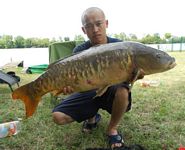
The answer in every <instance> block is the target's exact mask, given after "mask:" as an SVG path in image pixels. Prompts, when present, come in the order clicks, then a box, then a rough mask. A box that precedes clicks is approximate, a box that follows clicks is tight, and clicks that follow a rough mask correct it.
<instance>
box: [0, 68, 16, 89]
mask: <svg viewBox="0 0 185 150" xmlns="http://www.w3.org/2000/svg"><path fill="white" fill-rule="evenodd" d="M0 83H5V84H8V85H9V87H10V89H11V91H12V92H13V88H12V85H14V84H17V86H18V87H19V81H18V80H17V79H16V78H14V77H12V76H11V75H9V74H7V73H4V72H3V71H1V70H0Z"/></svg>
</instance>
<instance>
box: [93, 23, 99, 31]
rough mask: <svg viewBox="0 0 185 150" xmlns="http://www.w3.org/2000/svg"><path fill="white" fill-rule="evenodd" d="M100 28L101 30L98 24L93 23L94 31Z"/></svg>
mask: <svg viewBox="0 0 185 150" xmlns="http://www.w3.org/2000/svg"><path fill="white" fill-rule="evenodd" d="M98 30H99V27H98V26H97V25H96V24H94V25H93V31H94V32H97V31H98Z"/></svg>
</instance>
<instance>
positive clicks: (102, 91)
mask: <svg viewBox="0 0 185 150" xmlns="http://www.w3.org/2000/svg"><path fill="white" fill-rule="evenodd" d="M109 86H110V85H106V86H104V87H103V88H99V89H98V90H97V91H96V96H102V95H103V93H105V91H106V90H107V88H108V87H109Z"/></svg>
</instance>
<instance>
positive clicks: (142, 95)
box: [0, 52, 185, 150]
mask: <svg viewBox="0 0 185 150" xmlns="http://www.w3.org/2000/svg"><path fill="white" fill-rule="evenodd" d="M170 55H172V56H174V57H175V58H176V61H177V64H178V65H177V66H176V67H175V68H174V69H172V70H170V71H167V72H164V73H160V74H154V75H150V76H146V77H145V80H157V81H158V82H159V83H160V85H159V86H158V87H141V86H140V82H139V81H137V82H136V83H135V85H134V87H133V89H132V98H133V103H132V110H131V111H130V112H128V113H126V114H125V115H124V117H123V118H122V120H121V123H120V125H119V130H120V131H121V132H122V133H123V134H124V137H125V142H126V144H128V145H130V144H141V145H143V146H144V147H146V148H148V149H149V150H176V149H178V148H179V146H180V145H181V144H182V145H184V147H185V52H171V53H170ZM6 71H8V70H6ZM14 71H16V74H17V75H19V76H20V77H21V85H23V84H25V83H27V82H30V81H31V80H33V79H35V78H37V76H38V75H28V74H24V73H21V68H16V69H14ZM14 88H16V86H14ZM53 107H54V105H53V104H52V103H51V102H50V95H49V94H48V95H45V96H44V97H43V100H42V101H41V102H40V104H39V107H38V109H37V112H36V113H35V114H34V116H33V117H31V118H29V119H26V120H23V121H22V130H21V132H20V133H19V134H17V135H15V136H12V137H7V138H2V139H0V149H6V150H84V149H85V148H88V147H107V142H106V137H105V131H106V127H107V124H108V121H109V117H110V115H109V114H108V113H106V112H105V111H100V113H101V114H102V116H103V119H102V121H101V122H100V124H99V128H98V129H97V130H95V131H94V132H93V133H92V134H83V133H82V132H81V124H79V123H76V122H74V123H71V124H69V125H65V126H58V125H56V124H55V123H53V121H52V117H51V111H52V109H53ZM24 113H25V112H24V106H23V103H22V102H21V101H12V99H11V91H10V89H9V88H8V86H7V85H2V84H1V85H0V121H7V120H11V119H14V117H21V118H23V116H24Z"/></svg>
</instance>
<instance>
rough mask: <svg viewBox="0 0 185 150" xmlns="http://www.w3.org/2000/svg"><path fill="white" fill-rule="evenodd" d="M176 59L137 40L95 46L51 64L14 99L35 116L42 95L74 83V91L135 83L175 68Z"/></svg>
mask: <svg viewBox="0 0 185 150" xmlns="http://www.w3.org/2000/svg"><path fill="white" fill-rule="evenodd" d="M175 65H176V64H175V59H174V58H173V57H170V56H169V55H168V54H167V53H165V52H163V51H160V50H157V49H154V48H152V47H148V46H146V45H143V44H141V43H136V42H118V43H110V44H103V45H99V46H95V47H91V48H89V49H88V50H85V51H83V52H80V53H77V54H74V55H72V56H69V57H66V58H65V59H62V60H60V61H57V62H55V63H53V64H51V65H50V66H49V67H48V69H47V71H46V72H45V73H43V74H42V75H41V76H39V77H38V78H37V79H36V80H34V81H32V82H30V83H28V84H26V85H23V86H21V87H19V88H17V89H16V90H15V91H14V92H13V94H12V98H13V99H21V100H22V101H23V102H24V103H25V109H26V117H29V116H32V115H33V113H34V112H35V110H36V107H37V105H38V103H39V101H40V100H41V97H42V96H43V95H44V94H46V93H48V92H52V93H53V94H55V95H57V94H60V93H63V92H64V91H63V89H65V87H68V86H70V87H71V89H73V90H74V92H82V91H87V90H91V89H98V94H99V95H101V93H103V91H105V90H106V88H107V87H108V86H110V85H113V84H116V83H120V82H123V81H126V82H129V83H132V84H133V83H134V82H135V81H136V80H137V79H138V78H143V77H144V75H149V74H154V73H160V72H164V71H167V70H169V69H172V68H173V67H174V66H175Z"/></svg>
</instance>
